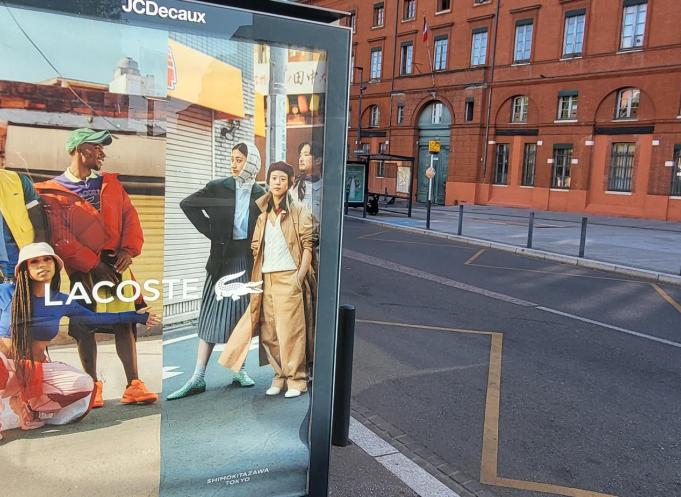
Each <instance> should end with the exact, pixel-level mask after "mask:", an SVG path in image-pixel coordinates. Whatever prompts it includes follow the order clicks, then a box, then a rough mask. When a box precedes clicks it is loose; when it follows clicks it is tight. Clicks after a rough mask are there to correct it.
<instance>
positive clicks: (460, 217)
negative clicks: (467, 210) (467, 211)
mask: <svg viewBox="0 0 681 497" xmlns="http://www.w3.org/2000/svg"><path fill="white" fill-rule="evenodd" d="M462 231H463V204H459V228H458V229H457V230H456V234H457V235H459V236H461V232H462Z"/></svg>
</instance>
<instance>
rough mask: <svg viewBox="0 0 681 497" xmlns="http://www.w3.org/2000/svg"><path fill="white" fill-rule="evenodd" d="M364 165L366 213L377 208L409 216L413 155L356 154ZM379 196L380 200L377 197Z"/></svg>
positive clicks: (412, 185)
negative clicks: (365, 169) (365, 170)
mask: <svg viewBox="0 0 681 497" xmlns="http://www.w3.org/2000/svg"><path fill="white" fill-rule="evenodd" d="M358 159H359V160H362V161H364V163H365V164H366V165H367V178H368V181H367V195H366V203H367V207H368V212H369V213H372V207H373V211H374V212H373V213H374V214H375V213H376V212H378V211H377V209H382V210H384V211H386V212H393V213H396V214H406V215H407V216H408V217H411V210H412V203H413V192H414V162H415V160H414V157H408V156H404V155H394V154H366V155H359V156H358ZM381 198H382V200H381Z"/></svg>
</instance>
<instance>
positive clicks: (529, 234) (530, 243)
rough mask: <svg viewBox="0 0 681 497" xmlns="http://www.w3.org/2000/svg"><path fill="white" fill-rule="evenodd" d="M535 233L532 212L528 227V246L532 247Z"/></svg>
mask: <svg viewBox="0 0 681 497" xmlns="http://www.w3.org/2000/svg"><path fill="white" fill-rule="evenodd" d="M533 233H534V212H530V224H529V226H528V227H527V248H532V235H533Z"/></svg>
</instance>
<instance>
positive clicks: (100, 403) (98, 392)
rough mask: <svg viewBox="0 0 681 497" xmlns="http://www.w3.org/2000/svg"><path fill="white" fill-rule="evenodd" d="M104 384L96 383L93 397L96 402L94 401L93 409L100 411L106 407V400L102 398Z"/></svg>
mask: <svg viewBox="0 0 681 497" xmlns="http://www.w3.org/2000/svg"><path fill="white" fill-rule="evenodd" d="M102 386H103V385H102V382H101V381H99V380H98V381H95V390H94V391H93V392H92V395H93V397H94V400H93V401H92V408H93V409H99V408H100V407H104V399H103V398H102Z"/></svg>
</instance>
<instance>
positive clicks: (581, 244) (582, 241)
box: [579, 217, 589, 257]
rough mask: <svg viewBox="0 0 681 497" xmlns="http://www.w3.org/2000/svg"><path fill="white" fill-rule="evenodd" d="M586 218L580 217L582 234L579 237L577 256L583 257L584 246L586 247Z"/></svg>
mask: <svg viewBox="0 0 681 497" xmlns="http://www.w3.org/2000/svg"><path fill="white" fill-rule="evenodd" d="M588 221H589V220H588V218H586V217H583V218H582V234H581V236H580V237H579V256H580V257H584V248H585V247H586V223H587V222H588Z"/></svg>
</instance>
